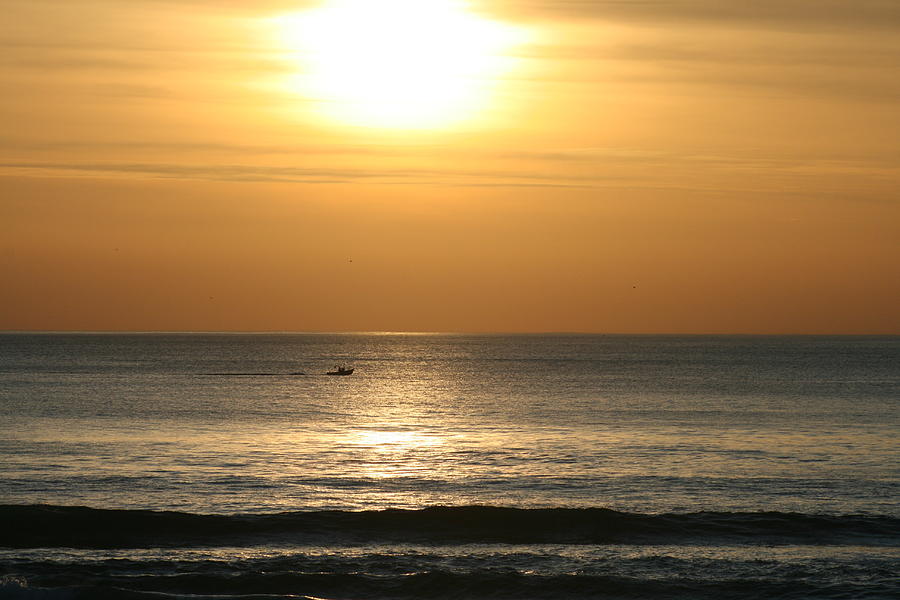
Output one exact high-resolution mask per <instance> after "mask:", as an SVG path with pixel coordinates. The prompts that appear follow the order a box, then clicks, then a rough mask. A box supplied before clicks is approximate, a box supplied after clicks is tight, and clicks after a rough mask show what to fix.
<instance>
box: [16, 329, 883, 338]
mask: <svg viewBox="0 0 900 600" xmlns="http://www.w3.org/2000/svg"><path fill="white" fill-rule="evenodd" d="M0 335H410V336H415V335H421V336H428V335H448V336H450V335H459V336H464V335H471V336H475V335H484V336H516V335H519V336H540V335H545V336H551V335H558V336H604V335H608V336H723V337H724V336H731V337H740V336H743V337H764V336H765V337H774V336H783V337H787V336H793V337H799V336H809V337H814V336H818V337H826V336H827V337H898V336H900V333H885V332H843V333H836V332H727V331H726V332H708V331H693V332H691V331H681V332H659V331H656V332H654V331H644V332H630V331H602V332H601V331H415V330H409V331H401V330H359V331H328V330H288V329H278V330H276V329H269V330H265V329H261V330H252V329H247V330H213V329H210V330H189V329H134V330H131V329H96V330H95V329H2V330H0Z"/></svg>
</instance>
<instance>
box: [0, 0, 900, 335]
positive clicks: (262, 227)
mask: <svg viewBox="0 0 900 600" xmlns="http://www.w3.org/2000/svg"><path fill="white" fill-rule="evenodd" d="M342 1H346V2H348V3H349V4H347V6H350V7H351V12H349V13H347V12H340V11H336V12H334V14H335V15H338V17H336V18H335V19H332V22H330V23H331V24H330V25H328V27H332V28H334V29H333V30H331V29H329V30H327V31H326V33H328V34H329V35H326V36H325V37H326V38H327V39H328V40H329V43H331V42H332V41H333V40H336V39H337V40H344V39H345V38H346V43H345V44H344V43H342V44H332V45H333V46H334V47H329V48H325V49H322V48H321V47H316V46H313V45H311V43H312V42H310V39H311V37H310V39H307V37H309V34H308V33H306V31H307V30H304V29H303V26H302V25H301V26H300V27H295V26H294V25H293V23H295V22H300V23H303V22H304V21H303V20H304V19H307V18H308V16H309V15H312V14H320V13H315V12H311V11H315V10H321V9H322V6H321V4H322V3H318V2H302V1H297V2H288V1H281V0H279V1H266V0H263V1H257V2H250V1H249V0H248V1H240V0H233V1H231V2H221V1H220V2H212V1H204V0H182V1H179V2H175V1H172V2H169V1H165V0H131V1H129V2H127V3H125V2H114V1H112V0H68V1H66V2H60V1H53V0H0V6H2V8H3V10H4V13H5V18H4V19H3V20H2V21H0V276H2V288H0V330H142V331H143V330H192V331H200V330H203V331H209V330H223V331H231V330H240V331H270V330H276V331H373V330H391V331H583V332H666V333H668V332H697V333H701V332H710V333H893V334H898V333H900V309H898V308H897V307H898V306H900V234H898V232H900V195H898V194H900V136H898V135H897V132H898V131H900V73H898V65H900V35H898V33H900V5H898V4H897V3H894V2H887V1H880V0H860V1H858V2H854V3H845V2H822V1H816V2H813V1H812V0H784V1H781V2H774V1H771V2H770V1H760V2H755V3H743V2H740V3H739V2H733V1H731V0H715V1H713V0H672V1H670V2H662V3H640V2H634V3H623V2H613V1H609V2H605V1H603V0H597V1H593V2H566V3H560V2H552V1H551V0H521V1H516V0H503V1H493V2H490V1H485V2H474V1H473V2H468V3H453V2H452V1H451V2H450V4H453V7H452V8H453V10H455V11H458V12H456V13H453V14H459V15H463V16H461V17H460V18H459V20H458V22H457V21H454V20H453V19H452V18H447V16H446V15H445V14H444V13H439V14H438V13H435V14H438V16H437V17H435V18H433V19H431V20H429V17H428V15H424V16H423V15H419V14H418V13H416V12H415V11H418V10H419V9H409V10H407V9H406V8H405V7H404V5H403V0H389V1H387V2H384V3H383V12H384V14H386V15H387V17H385V18H384V19H383V20H382V19H381V17H380V16H379V15H378V14H376V13H372V14H370V15H367V16H366V17H365V18H364V19H359V20H357V21H362V22H365V23H366V24H371V27H366V28H363V29H360V28H359V22H356V24H355V25H354V24H353V22H354V20H353V19H351V18H349V17H347V15H350V14H354V13H353V12H352V10H353V6H352V2H351V0H342ZM434 1H435V2H436V3H437V4H438V5H439V4H440V3H441V2H444V3H445V4H444V5H442V6H445V7H446V6H449V4H447V3H446V2H447V0H434ZM420 2H426V0H420ZM338 4H339V2H338V3H337V4H332V5H329V6H331V7H332V8H333V7H334V6H337V5H338ZM370 4H372V3H370ZM426 4H427V2H426ZM463 4H465V6H463ZM419 6H424V5H423V4H421V3H420V4H419ZM560 7H562V8H560ZM342 10H343V9H342ZM447 10H450V9H447ZM447 14H450V13H447ZM388 17H389V18H388ZM345 20H346V21H349V22H351V23H350V24H348V30H347V31H349V32H351V33H352V35H349V34H347V32H344V31H343V26H342V23H343V21H345ZM310 22H314V21H310ZM315 23H319V21H315ZM435 23H449V24H447V25H445V26H444V27H446V28H448V31H449V33H448V31H444V32H441V31H439V30H432V29H429V28H433V27H435V25H434V24H435ZM286 24H288V25H286ZM451 25H452V27H457V29H452V27H451ZM316 26H317V27H319V28H320V29H321V27H323V26H320V25H316ZM353 27H355V28H356V29H353ZM408 31H414V32H417V33H416V35H414V36H412V37H410V38H409V39H407V38H406V37H404V36H405V35H406V32H408ZM423 32H424V33H423ZM460 32H463V33H460ZM478 32H486V33H484V35H485V36H486V37H485V41H484V44H482V46H484V48H486V49H487V50H484V51H485V52H490V54H485V55H483V56H481V55H475V54H473V52H474V50H473V49H472V48H474V47H476V46H478V45H477V44H475V43H470V44H469V45H468V46H467V47H465V48H463V47H455V46H452V45H451V46H450V47H445V46H434V47H432V46H430V45H429V44H432V43H437V41H441V40H451V41H452V40H455V39H456V38H457V37H459V35H467V36H477V35H481V33H478ZM495 32H499V33H495ZM370 34H371V37H369V36H370ZM451 34H452V35H451ZM342 35H344V37H341V36H342ZM493 35H497V36H499V37H497V38H496V39H494V38H491V37H490V36H493ZM503 36H506V37H503ZM301 38H302V39H301ZM472 39H474V38H472ZM388 42H390V43H391V44H394V45H395V46H391V47H390V48H389V49H391V50H392V51H395V52H397V53H398V54H396V56H397V58H396V59H395V58H393V57H394V55H392V54H379V52H381V51H382V50H384V48H382V46H383V45H387V44H388ZM442 43H443V42H442ZM454 43H455V42H454ZM460 43H462V42H460ZM478 47H479V48H480V47H481V46H478ZM335 48H337V49H336V50H335ZM329 52H330V53H332V54H328V53H329ZM334 52H338V53H339V54H340V56H339V57H338V58H334V57H333V56H332V55H333V53H334ZM407 54H409V55H410V56H412V57H416V58H418V59H420V60H421V61H423V63H422V64H415V65H413V66H414V67H415V69H418V70H417V71H415V73H418V75H415V76H410V75H408V74H407V73H405V72H402V71H400V72H385V73H382V72H380V71H378V69H380V68H381V65H383V64H384V63H387V64H388V66H389V67H392V68H393V66H398V67H402V66H403V65H404V64H406V63H407V59H406V58H405V57H406V56H407ZM463 55H465V56H467V57H468V58H467V60H468V62H464V61H462V59H461V58H460V57H461V56H463ZM323 56H324V57H325V58H322V57H323ZM329 56H331V58H328V57H329ZM384 57H388V58H384ZM368 59H371V60H370V61H369V62H366V61H367V60H368ZM410 60H412V59H410ZM323 61H324V62H323ZM425 63H427V64H428V65H435V67H434V68H433V69H430V68H429V69H428V72H427V73H426V74H423V72H424V71H425V67H424V64H425ZM348 64H349V65H350V66H349V67H348V66H347V65H348ZM360 65H361V68H360ZM347 68H350V69H351V71H348V73H350V75H349V76H347V75H342V74H343V73H345V71H344V70H342V69H347ZM352 69H356V70H352ZM370 75H371V77H370ZM317 77H318V79H317ZM323 77H324V78H325V79H323ZM341 77H344V79H341ZM369 79H371V80H370V81H369ZM363 80H366V81H367V83H365V85H363V84H362V83H361V82H362V81H363ZM410 81H412V83H410ZM457 93H458V95H459V97H460V98H461V100H459V101H456V100H455V98H456V95H457ZM450 100H454V102H450ZM377 102H381V104H380V105H378V104H377ZM373 103H376V104H373ZM445 104H446V106H445ZM383 108H389V109H391V111H392V112H390V113H384V112H383V111H382V112H379V111H381V109H383ZM420 113H421V114H420Z"/></svg>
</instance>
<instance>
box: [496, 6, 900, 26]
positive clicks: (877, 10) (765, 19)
mask: <svg viewBox="0 0 900 600" xmlns="http://www.w3.org/2000/svg"><path fill="white" fill-rule="evenodd" d="M491 5H492V6H495V7H498V8H499V9H500V10H503V11H504V12H506V13H507V14H510V15H520V16H523V17H533V18H547V17H563V18H577V19H585V18H592V19H602V20H607V21H615V22H628V23H644V24H656V23H676V22H677V23H683V24H687V23H697V24H703V23H712V24H717V25H723V24H726V25H730V26H735V27H753V28H767V29H776V30H792V31H793V30H823V29H825V30H847V29H870V30H896V29H900V3H898V2H896V1H895V0H853V1H852V2H848V1H847V0H754V1H752V2H743V1H736V0H498V1H497V2H493V3H491Z"/></svg>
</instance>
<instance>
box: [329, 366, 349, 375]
mask: <svg viewBox="0 0 900 600" xmlns="http://www.w3.org/2000/svg"><path fill="white" fill-rule="evenodd" d="M325 374H326V375H353V369H345V368H344V367H338V368H337V370H336V371H328V372H327V373H325Z"/></svg>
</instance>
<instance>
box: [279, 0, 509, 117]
mask: <svg viewBox="0 0 900 600" xmlns="http://www.w3.org/2000/svg"><path fill="white" fill-rule="evenodd" d="M274 23H275V26H276V30H277V32H278V36H279V41H280V43H281V44H282V45H283V46H284V47H285V48H287V49H288V51H289V52H290V54H291V56H292V61H293V62H295V63H296V65H297V69H298V72H297V73H296V74H295V75H293V76H291V77H290V78H289V81H288V82H287V86H288V87H289V88H290V89H291V90H292V91H294V92H296V93H299V94H301V95H302V96H304V97H305V98H310V99H312V100H313V101H314V104H315V105H316V106H317V107H318V109H319V111H320V113H321V114H322V116H323V117H326V118H328V119H330V120H332V121H337V122H340V123H344V124H350V125H359V126H366V127H375V128H394V129H426V128H427V129H439V128H445V127H449V126H451V125H453V124H454V123H457V122H460V121H463V120H466V119H468V118H471V117H473V115H474V114H475V113H477V112H478V111H479V110H482V109H485V108H486V106H487V105H488V103H489V102H490V96H491V92H492V91H493V89H494V88H495V84H496V82H497V80H498V78H500V77H502V76H503V75H504V74H507V73H509V72H510V71H511V70H512V69H513V68H514V66H515V60H514V59H513V58H512V57H511V56H510V55H509V51H510V50H511V49H512V48H513V47H514V46H515V45H517V44H520V43H523V42H524V41H525V40H526V34H525V32H524V31H523V30H521V29H519V28H515V27H513V26H510V25H506V24H502V23H499V22H496V21H491V20H488V19H485V18H482V17H480V16H477V15H476V14H474V13H473V12H471V11H470V9H469V6H468V3H466V2H461V1H459V0H384V1H381V2H371V1H369V0H330V1H328V2H324V3H322V4H321V5H319V6H318V7H317V8H314V9H311V10H309V11H304V12H299V13H293V14H287V15H282V16H280V17H277V18H276V19H275V20H274Z"/></svg>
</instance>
